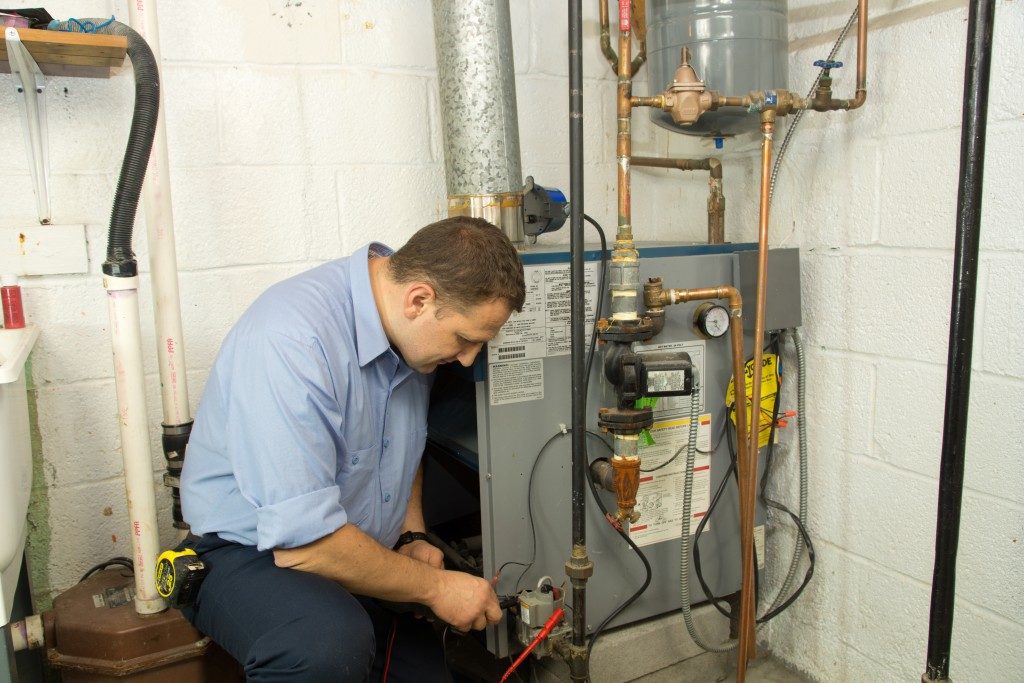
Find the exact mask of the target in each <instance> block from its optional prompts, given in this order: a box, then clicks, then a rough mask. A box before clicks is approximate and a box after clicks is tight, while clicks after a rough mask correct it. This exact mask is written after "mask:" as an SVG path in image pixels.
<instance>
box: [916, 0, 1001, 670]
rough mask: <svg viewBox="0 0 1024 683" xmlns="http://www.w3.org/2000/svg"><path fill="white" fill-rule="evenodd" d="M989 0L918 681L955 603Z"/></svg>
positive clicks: (968, 156)
mask: <svg viewBox="0 0 1024 683" xmlns="http://www.w3.org/2000/svg"><path fill="white" fill-rule="evenodd" d="M994 15H995V0H979V1H978V2H972V3H970V10H969V14H968V24H967V64H966V66H965V72H966V73H965V76H964V110H963V124H962V127H961V133H960V191H959V196H958V198H957V209H956V247H955V257H954V263H953V300H952V305H951V307H950V314H949V358H948V362H947V371H946V407H945V417H944V421H943V427H942V462H941V465H940V468H939V504H938V515H937V521H936V531H935V569H934V573H933V576H932V599H931V611H930V614H929V618H928V660H927V665H926V668H925V672H924V675H922V676H921V681H922V683H933V682H938V681H948V680H950V679H949V655H950V643H951V641H952V637H953V609H954V601H955V599H956V554H957V545H958V543H959V539H960V506H961V500H962V498H963V488H964V461H965V459H966V450H967V410H968V406H969V404H970V393H971V355H972V352H973V346H974V303H975V298H976V296H977V283H978V249H979V243H980V238H981V197H982V179H983V172H984V168H985V129H986V121H985V119H986V116H987V113H988V84H989V73H990V66H991V62H992V30H993V29H992V25H993V23H994V22H993V19H994Z"/></svg>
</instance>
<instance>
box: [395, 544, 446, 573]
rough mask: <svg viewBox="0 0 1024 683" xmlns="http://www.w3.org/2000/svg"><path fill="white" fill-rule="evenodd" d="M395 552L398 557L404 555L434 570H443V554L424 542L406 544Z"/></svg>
mask: <svg viewBox="0 0 1024 683" xmlns="http://www.w3.org/2000/svg"><path fill="white" fill-rule="evenodd" d="M395 552H396V553H398V554H399V555H405V556H406V557H411V558H412V559H414V560H418V561H420V562H423V563H425V564H428V565H430V566H431V567H434V568H435V569H444V553H442V552H441V549H440V548H438V547H436V546H433V545H431V544H429V543H427V542H426V541H413V542H412V543H406V544H405V545H403V546H402V547H401V548H399V549H398V550H396V551H395Z"/></svg>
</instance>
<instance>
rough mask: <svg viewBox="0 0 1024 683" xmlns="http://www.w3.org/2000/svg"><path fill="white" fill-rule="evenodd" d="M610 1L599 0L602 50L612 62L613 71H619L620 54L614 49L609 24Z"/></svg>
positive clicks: (609, 61) (598, 11)
mask: <svg viewBox="0 0 1024 683" xmlns="http://www.w3.org/2000/svg"><path fill="white" fill-rule="evenodd" d="M608 2H609V0H597V16H598V22H599V23H600V24H601V52H602V53H604V58H605V59H607V60H608V63H609V64H611V67H612V71H614V72H615V73H618V72H619V56H618V55H617V54H615V50H613V49H612V37H611V30H610V29H609V26H608Z"/></svg>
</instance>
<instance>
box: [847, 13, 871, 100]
mask: <svg viewBox="0 0 1024 683" xmlns="http://www.w3.org/2000/svg"><path fill="white" fill-rule="evenodd" d="M867 80H868V0H860V2H858V3H857V94H856V95H855V96H854V98H853V100H852V101H851V102H850V106H849V107H848V108H849V109H856V108H857V107H859V106H861V105H862V104H864V101H865V100H866V99H867V97H868V87H867Z"/></svg>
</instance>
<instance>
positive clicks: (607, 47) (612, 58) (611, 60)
mask: <svg viewBox="0 0 1024 683" xmlns="http://www.w3.org/2000/svg"><path fill="white" fill-rule="evenodd" d="M633 5H634V6H635V9H634V12H633V17H634V21H635V24H636V37H637V42H638V43H639V44H640V50H639V52H637V55H636V57H635V58H634V59H633V61H632V63H631V64H630V72H631V75H633V76H635V75H636V72H637V71H639V70H640V67H641V66H643V65H644V62H646V61H647V31H646V28H647V27H646V13H647V12H646V0H633ZM597 15H598V22H599V23H600V25H601V52H602V53H603V54H604V58H605V59H606V60H608V64H610V65H611V67H612V73H616V74H617V73H618V72H619V56H618V55H617V54H615V50H613V49H612V38H611V30H610V28H609V24H608V0H597Z"/></svg>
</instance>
